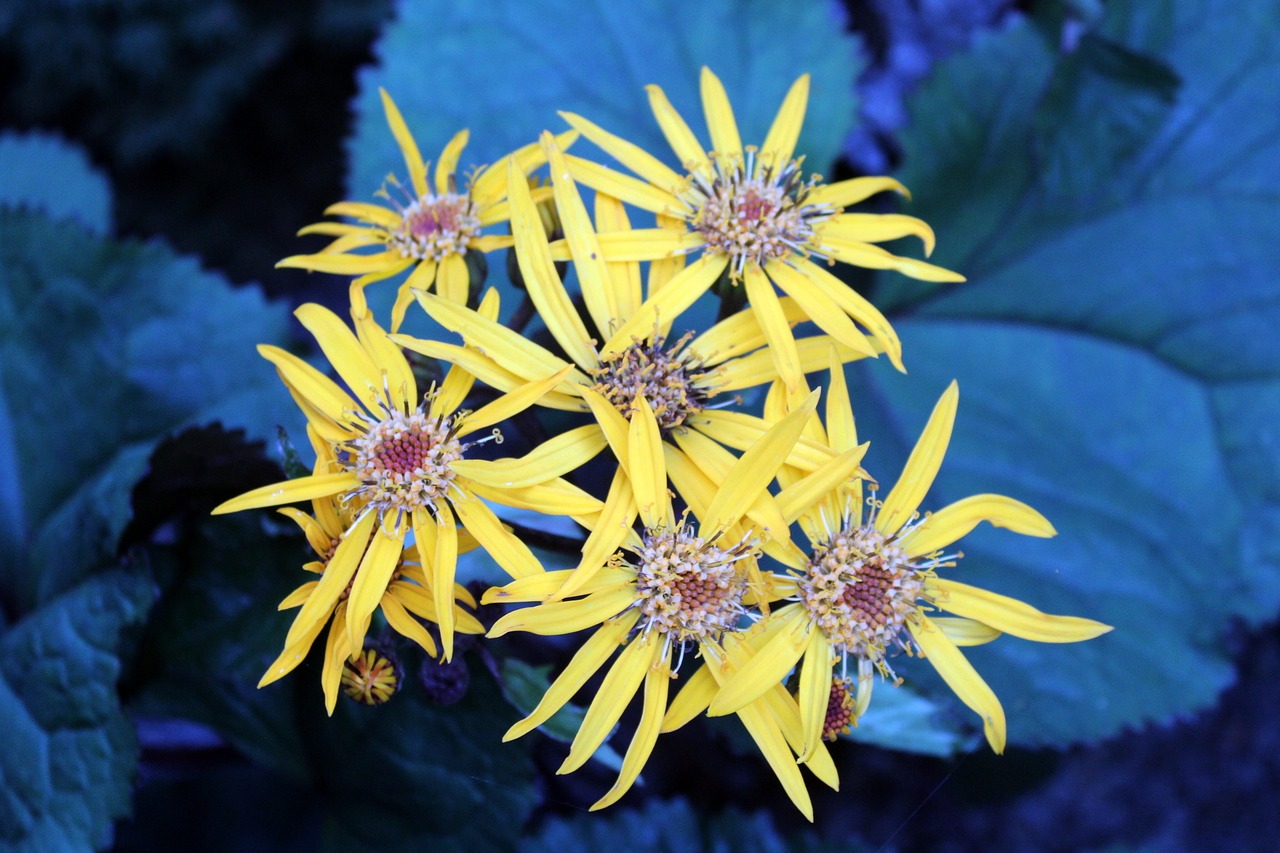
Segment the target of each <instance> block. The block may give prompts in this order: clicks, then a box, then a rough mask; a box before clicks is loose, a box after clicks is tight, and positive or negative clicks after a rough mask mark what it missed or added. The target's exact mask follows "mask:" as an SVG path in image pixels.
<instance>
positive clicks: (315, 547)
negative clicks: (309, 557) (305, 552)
mask: <svg viewBox="0 0 1280 853" xmlns="http://www.w3.org/2000/svg"><path fill="white" fill-rule="evenodd" d="M276 512H278V513H280V514H281V515H283V516H284V517H285V518H291V519H293V521H294V523H296V524H297V525H298V526H299V527H301V528H302V532H303V533H304V534H306V537H307V544H309V545H310V546H311V550H312V551H315V552H316V553H317V554H319V555H320V556H325V555H326V554H327V553H328V551H329V548H330V547H331V546H332V544H333V537H332V536H330V535H329V533H328V532H327V531H325V529H324V527H323V526H322V525H321V524H320V522H319V521H318V520H317V519H314V518H312V517H311V516H309V515H307V514H306V513H305V512H303V511H302V510H300V509H298V508H297V507H292V506H286V507H281V508H280V509H278V510H276Z"/></svg>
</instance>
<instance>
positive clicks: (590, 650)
mask: <svg viewBox="0 0 1280 853" xmlns="http://www.w3.org/2000/svg"><path fill="white" fill-rule="evenodd" d="M638 618H639V611H635V612H632V613H629V614H627V615H626V616H623V617H622V618H620V619H611V620H609V621H608V622H606V623H605V624H604V625H603V626H601V628H600V630H598V631H596V632H595V633H594V634H592V635H591V637H590V638H588V639H587V641H586V642H585V643H583V644H582V647H581V648H579V649H578V651H577V652H576V653H574V656H573V659H572V660H570V661H569V664H568V666H566V667H565V668H564V672H562V673H560V675H559V676H557V678H556V680H555V681H553V682H551V686H549V687H548V688H547V692H546V693H545V694H543V696H542V700H541V701H540V702H538V706H537V707H536V708H534V709H533V711H532V713H530V714H529V716H527V717H525V718H524V719H523V720H521V721H520V722H518V723H516V724H515V725H514V726H512V727H511V728H510V729H508V730H507V733H506V734H504V735H503V736H502V740H503V742H504V743H505V742H506V741H509V740H514V739H516V738H518V737H521V736H522V735H525V734H528V733H529V732H531V731H533V730H534V729H536V728H537V727H538V726H540V725H542V724H543V723H545V722H546V721H547V720H549V719H551V717H552V715H554V714H555V712H556V711H559V710H560V709H561V708H562V707H564V704H565V703H566V702H568V701H569V700H570V699H572V698H573V695H574V694H575V693H577V692H578V691H579V690H580V689H581V688H582V685H584V684H586V683H587V679H589V678H591V676H593V675H595V674H596V671H597V670H598V669H600V667H601V666H603V665H604V662H605V661H606V660H608V659H609V657H610V655H612V654H613V653H614V651H615V650H617V648H618V646H619V645H620V644H621V643H622V641H623V640H625V639H626V636H627V634H628V633H629V632H630V631H631V627H632V626H633V625H635V623H636V620H637V619H638Z"/></svg>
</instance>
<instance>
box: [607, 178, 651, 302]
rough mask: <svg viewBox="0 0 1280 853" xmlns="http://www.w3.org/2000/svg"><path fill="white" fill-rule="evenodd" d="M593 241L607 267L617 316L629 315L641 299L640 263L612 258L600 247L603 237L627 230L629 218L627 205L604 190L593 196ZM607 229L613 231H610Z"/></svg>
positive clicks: (627, 232) (629, 224) (613, 235)
mask: <svg viewBox="0 0 1280 853" xmlns="http://www.w3.org/2000/svg"><path fill="white" fill-rule="evenodd" d="M595 217H596V241H597V242H598V243H599V244H600V251H601V253H602V254H603V256H604V258H605V260H606V262H607V263H606V266H607V267H608V269H609V280H610V282H611V287H612V289H613V293H614V294H615V296H616V298H617V300H618V310H619V311H620V312H621V316H623V317H630V316H631V315H632V314H634V313H635V312H636V309H637V308H639V307H640V303H641V302H643V301H644V296H643V292H642V288H641V286H640V265H639V264H638V263H634V262H631V261H615V260H613V259H612V258H611V257H610V254H609V250H607V249H606V248H605V247H604V241H605V240H606V239H609V238H612V237H617V236H618V235H620V234H629V233H631V230H632V229H631V219H630V218H629V217H628V216H627V208H626V205H624V204H623V203H622V202H620V201H618V200H617V199H616V198H614V197H613V196H611V195H608V194H607V193H602V192H597V193H596V200H595ZM607 232H614V233H612V234H610V233H607Z"/></svg>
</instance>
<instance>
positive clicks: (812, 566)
mask: <svg viewBox="0 0 1280 853" xmlns="http://www.w3.org/2000/svg"><path fill="white" fill-rule="evenodd" d="M937 565H938V563H937V561H936V560H926V561H923V562H916V561H913V560H912V559H911V558H910V557H908V556H907V553H906V551H904V550H903V549H902V547H901V546H900V545H898V544H897V541H896V538H890V537H886V536H885V535H884V534H883V533H881V532H880V531H878V530H876V529H875V527H874V526H872V525H871V524H867V525H863V526H860V527H854V526H852V525H851V524H849V523H848V522H847V521H846V523H845V525H844V526H843V527H842V528H841V529H840V530H837V531H835V532H833V533H831V534H830V535H829V536H828V537H827V538H826V540H825V541H822V542H819V543H818V544H817V545H815V546H814V549H813V553H812V555H811V556H810V558H809V566H808V569H807V571H806V572H805V575H804V576H803V577H802V578H800V579H799V598H800V601H801V602H803V604H804V606H805V607H806V608H807V609H808V611H809V613H810V615H811V617H812V618H813V621H814V622H815V623H816V624H817V626H818V627H819V628H820V629H821V630H822V633H823V634H824V635H825V636H826V638H827V639H828V640H829V641H830V642H831V644H832V645H833V646H834V647H835V650H836V651H837V652H839V653H843V654H845V655H853V656H854V657H856V658H861V659H865V660H869V661H871V662H873V663H874V664H875V666H876V668H877V669H879V670H880V671H881V673H883V674H885V675H887V676H891V675H892V673H893V670H892V667H890V666H889V665H888V663H887V662H886V661H885V655H886V653H887V652H888V650H889V649H890V648H893V647H897V648H900V649H905V650H911V649H912V648H913V646H912V645H911V644H912V640H911V639H910V636H909V635H908V634H907V632H906V624H907V621H908V619H909V618H911V617H912V616H913V615H914V614H915V613H916V610H917V607H918V605H917V601H919V600H920V599H922V598H924V597H925V594H924V586H925V581H926V580H927V579H928V578H929V577H932V576H933V574H934V571H933V570H934V568H935V567H936V566H937Z"/></svg>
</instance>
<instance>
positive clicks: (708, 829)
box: [519, 800, 863, 853]
mask: <svg viewBox="0 0 1280 853" xmlns="http://www.w3.org/2000/svg"><path fill="white" fill-rule="evenodd" d="M624 840H625V841H624ZM620 843H625V844H626V846H628V847H630V848H633V849H637V850H656V851H662V853H685V851H688V853H704V851H705V853H818V851H824V850H831V851H836V850H840V851H848V853H856V851H858V850H861V849H863V848H862V846H861V845H859V844H853V843H850V841H849V840H847V839H845V840H842V841H841V842H840V843H839V844H826V843H824V842H822V841H820V840H819V839H818V838H817V837H816V836H815V835H813V834H812V833H809V832H803V833H797V834H795V835H793V836H791V837H785V838H784V837H783V836H782V835H781V834H780V833H779V832H778V830H777V828H775V827H774V825H773V821H772V820H771V819H770V818H769V815H768V814H767V813H766V812H753V813H743V812H740V811H738V810H736V809H730V810H728V811H726V812H723V813H722V814H719V815H714V816H712V815H706V814H699V813H697V812H695V811H694V809H693V807H692V806H690V804H689V803H688V802H687V801H685V800H665V801H664V800H649V801H647V802H645V803H644V804H643V805H641V806H639V807H634V808H625V807H623V808H619V807H618V806H614V807H612V808H610V809H609V810H608V811H606V812H603V813H601V814H583V815H578V816H575V817H569V818H554V819H552V820H549V821H547V822H546V823H545V824H544V825H543V827H542V828H541V830H539V832H538V834H537V835H535V836H533V837H531V838H526V839H525V840H524V842H523V843H522V844H521V845H520V848H519V849H520V853H595V851H598V850H609V849H612V848H616V847H617V846H618V845H619V844H620Z"/></svg>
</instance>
